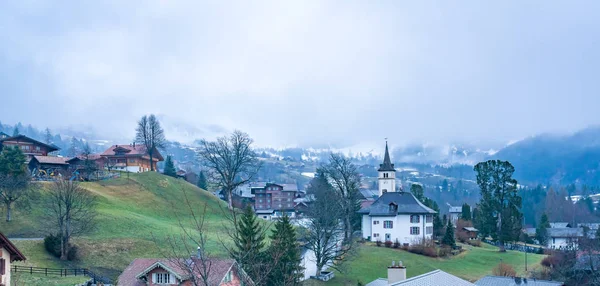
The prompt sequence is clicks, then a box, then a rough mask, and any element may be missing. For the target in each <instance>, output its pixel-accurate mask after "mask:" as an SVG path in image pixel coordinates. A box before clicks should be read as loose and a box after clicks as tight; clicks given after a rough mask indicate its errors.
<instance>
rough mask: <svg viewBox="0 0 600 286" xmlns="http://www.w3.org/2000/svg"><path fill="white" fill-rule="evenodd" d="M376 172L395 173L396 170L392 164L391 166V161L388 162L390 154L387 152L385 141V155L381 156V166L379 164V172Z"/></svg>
mask: <svg viewBox="0 0 600 286" xmlns="http://www.w3.org/2000/svg"><path fill="white" fill-rule="evenodd" d="M377 171H379V172H383V171H391V172H395V171H396V169H394V164H392V160H390V152H389V151H388V144H387V140H386V141H385V155H384V156H383V164H379V170H377Z"/></svg>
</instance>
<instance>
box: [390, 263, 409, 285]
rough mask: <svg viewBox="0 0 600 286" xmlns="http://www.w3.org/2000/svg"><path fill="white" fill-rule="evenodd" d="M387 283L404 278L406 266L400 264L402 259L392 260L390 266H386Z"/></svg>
mask: <svg viewBox="0 0 600 286" xmlns="http://www.w3.org/2000/svg"><path fill="white" fill-rule="evenodd" d="M387 273H388V285H391V284H394V283H396V282H400V281H404V280H406V267H404V266H402V261H398V265H396V262H395V261H392V266H390V267H388V272H387Z"/></svg>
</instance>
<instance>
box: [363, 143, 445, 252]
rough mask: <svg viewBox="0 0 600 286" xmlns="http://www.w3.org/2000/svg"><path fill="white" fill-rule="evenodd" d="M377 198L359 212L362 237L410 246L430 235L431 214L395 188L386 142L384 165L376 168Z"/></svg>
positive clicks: (431, 211) (394, 174) (394, 178)
mask: <svg viewBox="0 0 600 286" xmlns="http://www.w3.org/2000/svg"><path fill="white" fill-rule="evenodd" d="M378 172H379V179H378V183H379V198H377V200H375V201H374V202H373V203H372V204H370V205H369V204H365V206H364V207H362V208H361V209H360V211H359V214H361V215H362V236H363V238H365V239H368V240H371V241H378V240H379V241H396V240H398V241H399V242H400V243H402V244H404V245H410V244H412V243H416V242H418V241H421V240H424V239H431V237H432V235H433V214H435V213H436V212H435V211H434V210H432V209H430V208H428V207H426V206H425V205H423V204H422V203H421V202H420V201H419V200H417V198H415V196H413V194H411V193H409V192H403V191H397V189H396V170H395V169H394V164H392V163H391V160H390V155H389V152H388V146H387V142H386V144H385V155H384V159H383V164H381V165H380V167H379V170H378Z"/></svg>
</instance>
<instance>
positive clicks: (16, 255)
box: [0, 232, 25, 262]
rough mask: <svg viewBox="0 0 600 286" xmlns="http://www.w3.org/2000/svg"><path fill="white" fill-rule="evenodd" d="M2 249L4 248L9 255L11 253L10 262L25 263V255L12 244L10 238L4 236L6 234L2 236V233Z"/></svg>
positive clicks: (0, 242)
mask: <svg viewBox="0 0 600 286" xmlns="http://www.w3.org/2000/svg"><path fill="white" fill-rule="evenodd" d="M0 248H4V249H6V250H7V251H8V253H10V262H13V261H15V260H17V261H23V260H25V255H23V253H21V252H20V251H19V250H18V249H17V247H16V246H15V245H14V244H12V242H10V240H8V238H7V237H6V236H4V234H2V233H1V232H0Z"/></svg>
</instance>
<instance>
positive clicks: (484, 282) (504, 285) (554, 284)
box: [475, 276, 564, 286]
mask: <svg viewBox="0 0 600 286" xmlns="http://www.w3.org/2000/svg"><path fill="white" fill-rule="evenodd" d="M475 285H477V286H561V285H564V283H562V282H559V281H548V280H536V279H528V278H521V277H503V276H485V277H483V278H481V279H479V280H477V282H475Z"/></svg>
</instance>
